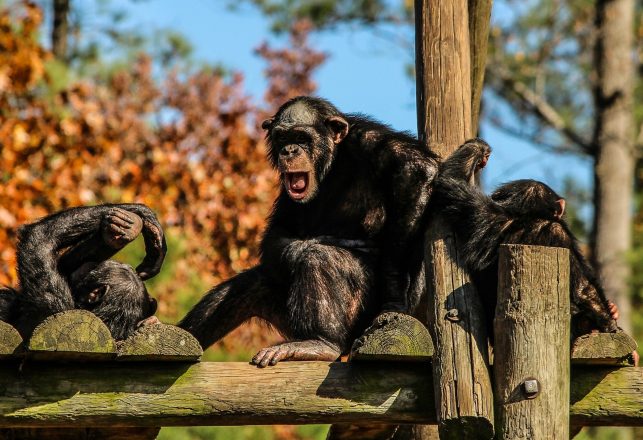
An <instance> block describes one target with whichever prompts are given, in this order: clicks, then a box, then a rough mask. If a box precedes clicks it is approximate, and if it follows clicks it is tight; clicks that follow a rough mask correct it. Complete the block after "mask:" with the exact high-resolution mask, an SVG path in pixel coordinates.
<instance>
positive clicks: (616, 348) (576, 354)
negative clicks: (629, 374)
mask: <svg viewBox="0 0 643 440" xmlns="http://www.w3.org/2000/svg"><path fill="white" fill-rule="evenodd" d="M636 347H637V344H636V341H635V340H634V339H633V338H632V337H631V336H630V335H628V334H627V333H625V332H618V333H590V334H588V335H583V336H581V337H579V338H576V340H575V341H574V343H573V344H572V364H594V365H634V359H632V352H633V351H634V350H636Z"/></svg>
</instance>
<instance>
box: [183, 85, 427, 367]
mask: <svg viewBox="0 0 643 440" xmlns="http://www.w3.org/2000/svg"><path fill="white" fill-rule="evenodd" d="M328 118H337V119H333V120H331V121H330V122H329V119H328ZM333 121H339V122H338V124H336V125H335V126H333V123H332V122H333ZM341 121H346V122H347V124H348V131H347V133H346V132H343V131H342V132H341V135H339V136H338V135H337V134H338V133H339V130H338V129H337V127H343V125H342V122H341ZM262 127H263V128H265V129H267V130H268V133H267V139H268V143H269V147H270V149H269V154H268V156H269V158H270V161H271V163H272V165H273V166H274V167H276V168H279V167H280V158H279V151H280V150H281V149H282V148H284V147H285V146H286V145H291V144H292V141H291V140H289V138H288V137H287V136H288V135H294V134H295V132H296V131H297V130H304V131H305V133H306V134H307V138H306V139H304V141H302V142H299V143H297V144H298V145H301V148H303V149H304V150H305V154H306V155H308V157H309V158H310V159H311V163H313V164H314V170H315V175H316V177H317V179H316V182H317V188H316V191H315V194H314V197H310V198H309V199H308V200H306V201H305V203H301V202H298V201H294V200H292V198H291V197H290V196H289V195H288V194H287V191H286V190H285V189H284V188H283V186H282V190H281V192H280V194H279V196H278V197H277V200H276V201H275V204H274V207H273V210H272V213H271V215H270V217H269V219H268V226H267V229H266V232H265V234H264V237H263V240H262V242H261V262H260V264H259V265H258V266H256V267H254V268H251V269H249V270H247V271H246V272H244V273H242V274H239V275H237V276H236V277H233V278H231V279H230V280H228V281H226V282H224V283H222V284H220V285H218V286H215V287H214V288H213V289H212V290H210V291H209V292H208V293H207V294H206V295H205V296H204V298H203V299H202V300H201V301H200V302H199V303H198V304H197V305H196V306H195V307H194V309H192V310H191V311H190V312H189V313H188V315H187V316H186V317H185V319H183V321H182V322H181V323H180V326H181V327H183V328H185V329H187V330H189V331H190V332H192V333H193V334H194V335H195V336H196V337H197V339H198V340H199V342H200V343H201V345H202V346H203V347H207V346H209V345H210V344H212V343H214V342H216V341H217V340H219V339H220V338H222V337H223V336H225V334H226V333H228V332H229V331H231V330H232V329H234V328H235V327H237V326H238V325H240V324H241V323H242V322H243V321H245V320H247V319H250V318H251V317H254V316H259V317H261V318H263V319H265V320H267V321H269V322H270V323H271V324H273V325H274V327H275V328H277V329H278V330H279V331H280V332H281V333H282V334H283V335H284V336H285V337H286V339H287V340H288V341H296V342H292V343H290V344H286V345H284V346H279V347H272V348H269V349H265V350H262V351H260V352H259V354H258V355H257V357H255V358H254V360H253V362H255V363H257V364H258V365H260V366H265V365H268V364H274V363H275V362H278V361H280V360H285V359H299V360H305V359H306V360H310V359H334V358H336V357H337V356H339V354H340V353H345V352H347V351H348V350H349V348H350V345H351V342H352V340H353V339H354V338H355V337H357V336H358V335H360V334H361V332H362V331H363V330H364V329H365V328H366V327H367V326H368V325H369V324H370V323H371V321H372V319H373V317H374V316H375V315H376V314H377V313H378V312H379V311H381V310H382V308H387V309H397V310H405V311H411V310H412V309H413V308H414V307H415V306H416V305H417V303H418V301H419V297H420V293H421V292H422V291H423V287H424V276H423V273H422V267H423V266H422V231H423V227H422V224H423V221H424V219H425V217H426V213H427V209H426V207H427V204H428V202H429V197H430V195H431V182H432V180H433V178H434V176H435V174H436V172H437V159H436V156H435V155H434V154H432V153H431V152H429V151H427V150H426V149H425V148H424V147H423V146H422V145H421V144H420V143H419V142H418V141H417V139H415V138H414V137H412V136H411V135H408V134H406V133H402V132H398V131H395V130H392V129H391V128H389V127H387V126H386V125H384V124H381V123H379V122H377V121H374V120H372V119H370V118H368V117H366V116H362V115H352V114H343V113H341V112H340V111H339V110H337V108H335V107H334V106H333V105H332V104H330V103H329V102H328V101H325V100H323V99H319V98H313V97H298V98H295V99H293V100H290V101H288V102H287V103H285V104H284V105H283V106H282V107H280V109H279V110H278V111H277V113H276V114H275V116H274V117H273V118H271V119H269V120H267V121H266V122H265V123H264V124H262ZM329 127H330V128H329ZM344 135H345V137H343V138H342V136H344ZM294 139H296V137H294ZM334 140H335V141H336V142H335V141H334Z"/></svg>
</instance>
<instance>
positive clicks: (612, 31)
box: [592, 0, 635, 331]
mask: <svg viewBox="0 0 643 440" xmlns="http://www.w3.org/2000/svg"><path fill="white" fill-rule="evenodd" d="M633 20H634V0H599V1H598V2H597V3H596V18H595V23H596V32H597V37H596V45H595V57H594V64H595V68H596V72H597V80H596V86H595V88H594V100H595V105H596V129H595V133H594V145H595V148H596V156H595V157H596V159H595V160H596V162H595V166H594V178H595V187H594V197H595V200H594V202H595V206H596V214H595V217H594V225H593V234H592V236H593V237H592V238H593V240H592V245H593V249H592V250H593V258H594V260H595V263H596V266H597V267H598V269H599V273H600V276H601V278H602V281H603V285H604V287H605V292H606V294H607V296H608V298H611V299H612V300H614V301H615V302H616V303H617V304H618V306H619V309H620V314H621V318H620V320H619V325H620V326H621V327H622V328H623V329H624V330H626V331H631V322H630V314H631V304H630V299H629V288H628V280H629V278H630V274H631V271H630V267H629V264H628V262H627V260H626V253H627V252H628V251H629V249H630V247H631V243H632V233H631V222H632V197H633V195H632V191H633V189H632V185H633V180H634V165H635V160H634V113H633V106H632V102H633V93H634V86H633V84H634V62H633V61H634V58H633V53H634V47H633V46H634V40H633V32H634V22H633Z"/></svg>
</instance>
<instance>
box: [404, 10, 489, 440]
mask: <svg viewBox="0 0 643 440" xmlns="http://www.w3.org/2000/svg"><path fill="white" fill-rule="evenodd" d="M482 3H485V2H481V4H482ZM415 8H416V9H415V12H416V13H415V15H416V74H417V75H416V77H417V107H418V134H419V136H420V139H421V140H422V141H423V142H425V143H426V144H427V147H428V148H430V149H431V150H433V151H435V152H437V153H439V154H440V155H442V156H443V157H446V156H448V155H449V154H450V153H451V152H452V151H454V150H455V149H456V148H457V147H458V146H459V145H461V144H462V143H463V142H464V141H465V140H467V139H469V138H471V137H472V136H473V134H474V128H473V127H474V126H475V125H477V121H476V122H475V123H474V121H473V117H472V102H473V101H474V100H475V99H479V97H478V98H475V97H473V95H472V84H471V81H472V71H471V49H470V48H471V43H470V38H469V20H468V17H469V4H468V2H467V0H453V1H448V2H445V1H439V0H416V2H415ZM474 9H476V7H475V6H474ZM476 38H479V37H476ZM474 46H475V47H477V48H479V47H482V46H481V45H478V44H474ZM484 47H485V50H486V45H484ZM479 56H480V57H481V59H482V60H484V55H483V54H479ZM479 84H481V81H480V82H479ZM479 84H476V86H479ZM478 96H479V95H478ZM475 105H476V106H477V102H476V104H475ZM476 113H477V111H476ZM426 240H427V242H426V251H425V255H426V259H425V264H426V275H427V290H428V316H429V330H430V331H431V332H432V336H433V342H434V345H435V354H434V359H433V374H434V376H433V378H434V388H435V399H436V402H435V403H436V412H437V416H438V422H439V430H440V437H441V438H443V439H446V438H457V439H460V438H491V437H493V396H492V389H491V380H490V378H489V371H488V353H487V335H486V328H485V325H484V321H483V316H484V315H483V309H482V306H481V303H480V300H479V298H478V296H477V293H476V291H475V288H474V287H473V285H472V284H471V282H470V280H469V278H468V275H467V274H466V273H465V271H464V270H463V265H462V264H461V261H460V258H458V256H457V252H456V237H455V236H454V234H453V232H452V231H451V230H450V228H448V227H447V226H446V225H444V224H443V222H442V221H441V220H440V219H439V218H438V217H437V216H436V218H435V219H434V220H433V222H432V224H431V225H430V227H429V232H428V234H427V236H426ZM447 314H449V316H448V317H447Z"/></svg>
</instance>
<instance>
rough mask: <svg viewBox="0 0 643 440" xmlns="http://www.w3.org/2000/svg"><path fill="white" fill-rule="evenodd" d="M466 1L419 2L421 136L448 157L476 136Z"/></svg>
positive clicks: (417, 65)
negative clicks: (472, 110)
mask: <svg viewBox="0 0 643 440" xmlns="http://www.w3.org/2000/svg"><path fill="white" fill-rule="evenodd" d="M468 14H469V13H468V4H467V0H453V1H448V2H445V1H439V0H415V72H416V91H417V98H416V103H417V113H418V136H419V137H420V140H421V141H422V142H424V143H425V144H426V145H427V146H428V147H429V148H430V149H431V150H433V151H435V152H437V153H439V154H440V155H442V156H443V157H446V156H448V155H449V154H450V153H451V152H452V151H453V150H455V148H457V147H458V145H461V144H462V143H463V142H464V141H465V140H466V139H469V138H470V137H472V135H473V129H472V125H471V59H470V49H469V20H468Z"/></svg>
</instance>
